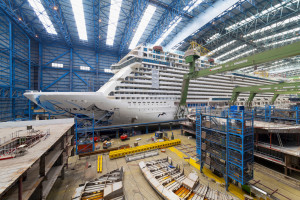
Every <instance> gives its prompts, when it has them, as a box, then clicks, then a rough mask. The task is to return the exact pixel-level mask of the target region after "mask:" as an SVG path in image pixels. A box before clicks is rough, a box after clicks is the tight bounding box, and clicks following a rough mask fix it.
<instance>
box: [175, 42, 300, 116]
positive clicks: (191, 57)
mask: <svg viewBox="0 0 300 200" xmlns="http://www.w3.org/2000/svg"><path fill="white" fill-rule="evenodd" d="M204 50H205V49H204ZM205 52H207V50H205ZM202 55H205V53H202ZM202 55H201V51H199V46H196V45H195V44H192V45H191V47H190V48H189V49H188V50H187V51H186V53H185V62H186V63H188V64H189V68H190V70H189V73H188V74H185V75H184V77H183V83H182V88H181V99H180V102H179V105H178V108H177V112H176V115H175V118H185V117H186V114H187V112H188V109H187V105H186V99H187V95H188V88H189V83H190V80H191V79H197V78H200V77H205V76H208V75H214V74H219V73H223V72H227V71H233V70H237V69H242V68H245V67H249V66H253V65H259V64H262V63H266V62H271V61H275V60H279V59H284V58H288V57H292V56H297V55H300V41H298V42H295V43H292V44H289V45H286V46H282V47H278V48H274V49H271V50H266V51H263V52H261V53H257V54H254V55H251V56H247V57H243V58H240V59H236V60H233V61H230V62H227V63H224V64H221V65H217V66H215V67H211V68H207V69H203V70H199V71H196V70H195V63H196V60H197V59H198V58H199V57H200V56H202Z"/></svg>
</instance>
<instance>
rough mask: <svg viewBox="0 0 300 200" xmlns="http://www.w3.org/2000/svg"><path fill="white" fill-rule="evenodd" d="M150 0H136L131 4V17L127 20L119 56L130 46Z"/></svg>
mask: <svg viewBox="0 0 300 200" xmlns="http://www.w3.org/2000/svg"><path fill="white" fill-rule="evenodd" d="M148 3H149V1H148V0H134V1H133V3H132V6H131V10H130V13H129V17H128V19H127V22H126V26H125V30H124V32H123V34H122V39H121V44H120V47H119V56H121V54H122V52H123V51H124V50H125V48H126V47H128V45H129V43H130V41H131V38H132V36H133V35H134V32H135V31H134V29H135V28H136V27H137V26H138V22H139V21H140V20H141V18H142V15H143V13H144V11H145V10H146V8H147V6H148Z"/></svg>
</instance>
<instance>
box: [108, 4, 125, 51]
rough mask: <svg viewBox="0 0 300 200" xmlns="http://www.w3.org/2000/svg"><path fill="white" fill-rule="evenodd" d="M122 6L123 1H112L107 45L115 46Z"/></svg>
mask: <svg viewBox="0 0 300 200" xmlns="http://www.w3.org/2000/svg"><path fill="white" fill-rule="evenodd" d="M121 5H122V0H111V5H110V11H109V21H108V29H107V38H106V44H107V45H111V46H112V45H114V40H115V35H116V31H117V25H118V21H119V15H120V10H121Z"/></svg>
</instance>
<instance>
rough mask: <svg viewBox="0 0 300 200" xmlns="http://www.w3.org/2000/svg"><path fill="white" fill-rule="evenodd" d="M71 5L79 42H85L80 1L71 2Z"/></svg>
mask: <svg viewBox="0 0 300 200" xmlns="http://www.w3.org/2000/svg"><path fill="white" fill-rule="evenodd" d="M71 4H72V9H73V14H74V18H75V22H76V26H77V31H78V35H79V38H80V39H81V40H87V34H86V26H85V18H84V12H83V4H82V0H71Z"/></svg>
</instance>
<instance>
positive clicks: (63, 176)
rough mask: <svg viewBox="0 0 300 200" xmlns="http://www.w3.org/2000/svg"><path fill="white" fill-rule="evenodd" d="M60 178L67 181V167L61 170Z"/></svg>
mask: <svg viewBox="0 0 300 200" xmlns="http://www.w3.org/2000/svg"><path fill="white" fill-rule="evenodd" d="M60 178H61V180H64V179H65V167H63V168H62V169H61V172H60Z"/></svg>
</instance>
